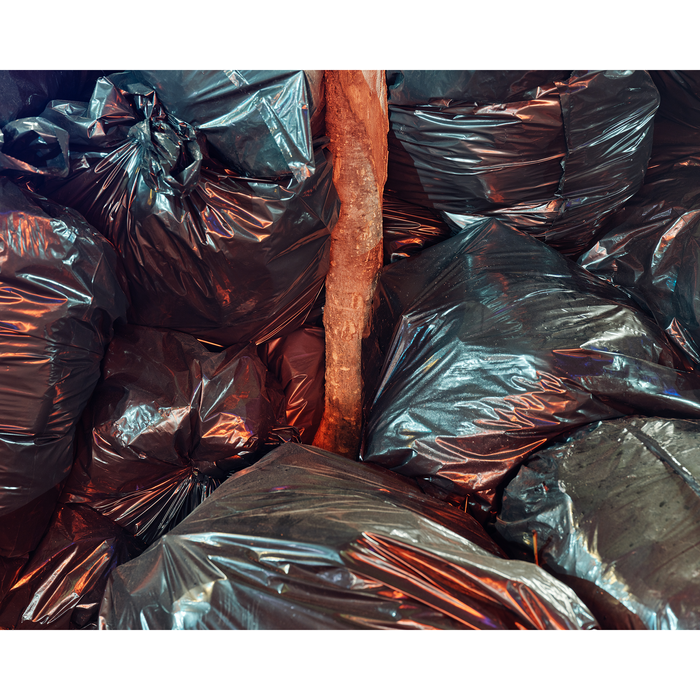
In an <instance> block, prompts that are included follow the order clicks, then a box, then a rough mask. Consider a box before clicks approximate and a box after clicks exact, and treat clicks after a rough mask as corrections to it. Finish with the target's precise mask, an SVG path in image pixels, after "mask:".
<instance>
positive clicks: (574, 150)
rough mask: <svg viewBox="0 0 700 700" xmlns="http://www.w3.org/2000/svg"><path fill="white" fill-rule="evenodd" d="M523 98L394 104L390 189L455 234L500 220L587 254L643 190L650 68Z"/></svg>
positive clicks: (577, 79) (576, 81)
mask: <svg viewBox="0 0 700 700" xmlns="http://www.w3.org/2000/svg"><path fill="white" fill-rule="evenodd" d="M441 73H442V72H441V71H436V72H435V80H436V81H437V83H438V85H439V84H440V76H441ZM473 79H474V80H475V81H476V83H477V85H475V86H474V87H473V88H472V90H473V92H475V93H476V94H477V95H478V96H481V95H480V94H479V90H478V80H479V72H477V74H476V75H475V77H474V78H473ZM491 79H492V76H491V72H487V73H485V76H484V81H485V85H484V87H485V88H486V90H485V91H486V93H488V92H493V91H492V90H490V89H488V88H489V81H490V80H491ZM505 85H507V81H506V83H505ZM499 89H501V90H502V89H503V86H501V87H500V88H499ZM422 92H423V93H425V92H428V91H427V90H423V91H422ZM434 92H437V90H435V91H434ZM512 93H513V90H512V89H506V95H507V96H509V97H515V95H513V94H512ZM467 94H469V93H467ZM517 94H519V97H520V99H521V101H507V102H495V103H479V102H478V101H475V100H474V99H464V100H457V99H443V100H439V99H432V101H431V102H430V103H428V104H419V105H412V106H407V105H399V104H390V106H389V117H390V123H391V130H390V133H389V169H388V177H387V188H388V189H390V190H391V191H393V192H395V193H396V194H397V195H398V196H400V197H401V198H403V199H406V200H407V201H409V202H411V203H413V204H419V205H422V206H427V207H433V208H435V209H438V210H440V211H442V212H445V214H446V215H447V216H448V218H450V219H451V220H452V221H454V224H455V228H456V230H459V229H460V228H462V227H463V226H464V225H465V224H466V223H467V222H466V221H465V220H464V217H465V216H469V215H475V214H479V215H483V216H492V217H497V218H498V219H499V220H501V221H503V222H505V223H509V224H511V225H513V226H515V227H517V228H518V229H519V230H521V231H524V232H526V233H529V234H531V235H533V236H536V237H538V238H541V239H542V240H544V241H545V242H547V243H548V244H550V245H552V246H554V247H556V248H557V249H558V250H560V251H561V252H562V253H564V254H566V255H570V256H574V255H577V254H579V253H581V252H583V251H584V250H586V249H587V248H588V247H590V244H591V243H592V242H593V240H594V239H595V236H596V232H597V231H598V230H599V229H600V227H601V226H602V225H603V224H604V222H605V220H606V218H607V217H609V216H610V215H611V214H612V213H614V212H615V211H616V210H617V209H619V208H620V207H621V206H622V205H623V204H624V202H625V201H626V200H628V199H629V198H630V197H632V196H633V195H634V194H635V192H637V190H638V189H639V188H640V186H641V184H642V180H643V178H644V174H645V172H646V167H647V163H648V160H649V156H650V152H651V146H652V133H653V129H652V126H653V118H654V114H655V112H656V110H657V107H658V104H659V93H658V91H657V89H656V87H655V86H654V83H653V82H652V80H651V78H650V77H649V75H648V74H647V73H646V72H644V71H589V72H586V71H578V72H576V71H575V72H574V73H572V75H571V77H569V78H568V79H566V80H563V79H562V80H555V81H553V82H549V83H545V84H542V85H540V86H539V87H538V88H537V89H535V90H530V91H529V92H525V93H517ZM436 97H437V96H436Z"/></svg>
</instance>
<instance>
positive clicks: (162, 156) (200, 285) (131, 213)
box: [6, 74, 340, 346]
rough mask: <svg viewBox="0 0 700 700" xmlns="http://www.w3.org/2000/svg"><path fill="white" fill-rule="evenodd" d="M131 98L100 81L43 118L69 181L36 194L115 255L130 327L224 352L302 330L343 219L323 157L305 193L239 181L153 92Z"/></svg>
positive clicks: (293, 185)
mask: <svg viewBox="0 0 700 700" xmlns="http://www.w3.org/2000/svg"><path fill="white" fill-rule="evenodd" d="M117 77H119V78H120V79H123V78H124V74H117ZM117 77H115V78H114V80H115V81H116V82H117V83H119V82H120V80H118V79H117ZM127 87H128V88H129V89H131V90H134V91H135V92H134V93H133V94H132V93H130V92H128V91H127V90H126V89H120V88H119V87H117V86H116V85H115V84H114V83H112V82H110V80H108V79H100V80H99V81H97V84H96V86H95V91H94V93H93V96H92V99H91V101H90V102H89V103H78V102H58V101H54V102H52V103H51V105H50V106H49V107H48V108H47V109H46V110H45V111H44V112H43V114H42V115H41V117H42V118H43V119H45V120H46V121H48V122H51V123H52V124H54V125H55V126H56V127H60V128H62V129H64V130H65V131H66V132H67V133H68V134H69V137H70V139H69V151H70V152H69V154H68V157H69V159H70V165H71V172H70V175H69V176H68V177H66V178H63V177H46V176H43V177H39V178H35V179H34V181H33V185H32V186H33V187H35V188H37V189H39V190H41V191H42V192H43V193H45V194H47V195H48V196H50V197H52V198H53V199H56V200H57V201H60V202H62V203H64V204H66V205H69V206H72V207H74V208H76V209H77V210H78V211H80V212H81V213H82V214H83V215H84V216H85V217H86V218H87V219H88V221H90V222H91V223H92V224H93V225H94V226H95V227H96V228H98V229H99V230H100V231H101V232H102V233H103V234H104V235H105V236H107V237H108V238H109V239H110V240H111V241H112V242H113V243H114V245H115V246H116V247H117V249H118V250H119V253H120V255H121V258H122V260H123V262H124V267H125V270H126V272H127V275H128V280H129V289H130V293H131V300H132V306H131V308H130V311H129V313H130V316H129V319H130V321H131V322H132V323H135V324H139V325H144V326H149V327H161V328H171V329H173V330H178V331H181V332H185V333H189V334H191V335H194V336H196V337H199V338H202V339H204V340H207V341H211V342H214V343H219V344H221V345H224V346H228V345H233V344H236V343H241V342H249V341H254V342H264V341H265V340H267V339H269V338H272V337H275V336H277V335H281V334H282V333H283V332H286V331H289V330H293V329H294V328H296V327H299V326H301V325H302V324H303V322H304V318H305V316H306V315H307V314H308V312H309V310H310V309H311V307H312V306H313V303H314V300H315V298H316V296H317V295H318V293H319V290H320V289H321V287H322V286H323V282H324V279H325V274H326V272H327V269H328V254H329V247H330V231H331V229H332V228H333V226H334V225H335V221H336V220H337V217H338V213H339V207H340V204H339V200H338V197H337V194H336V192H335V189H334V187H333V182H332V177H333V174H332V166H331V162H330V160H329V158H330V155H329V154H327V153H326V151H325V150H324V149H322V148H318V149H317V150H316V152H315V156H314V158H315V172H314V174H313V175H311V176H309V177H307V178H306V179H304V180H303V182H298V181H297V180H296V179H295V178H294V177H293V176H289V177H287V178H286V179H285V178H282V179H278V180H263V179H250V178H245V177H243V176H239V175H237V174H235V173H234V172H233V171H230V170H226V169H225V168H223V166H220V165H218V164H217V163H215V162H214V161H213V160H209V159H207V158H205V157H204V156H203V154H202V150H201V147H200V141H202V137H201V136H200V137H199V140H198V137H197V134H196V132H195V130H194V129H193V128H192V127H191V126H190V125H188V124H187V123H186V122H183V121H180V120H178V119H175V118H174V117H172V116H170V115H169V114H168V113H167V112H166V111H165V110H164V109H163V107H162V105H161V104H160V101H159V99H158V97H157V96H156V94H155V93H154V92H153V91H152V90H150V89H149V88H146V87H144V86H140V87H139V86H138V85H133V84H130V83H129V84H127ZM138 90H140V92H138ZM6 145H7V140H6ZM13 152H14V153H15V157H18V153H17V151H16V150H15V151H13ZM30 156H31V157H32V158H31V159H30ZM25 160H26V161H28V162H32V163H33V165H34V167H37V161H38V160H39V159H38V156H37V154H36V153H33V154H32V153H30V152H27V155H26V158H25Z"/></svg>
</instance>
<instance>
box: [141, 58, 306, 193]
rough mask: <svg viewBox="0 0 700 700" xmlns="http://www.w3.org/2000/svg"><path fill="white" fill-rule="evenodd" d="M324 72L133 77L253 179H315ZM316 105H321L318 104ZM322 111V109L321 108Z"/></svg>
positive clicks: (150, 73)
mask: <svg viewBox="0 0 700 700" xmlns="http://www.w3.org/2000/svg"><path fill="white" fill-rule="evenodd" d="M316 73H318V71H308V72H307V71H273V70H267V71H250V70H236V71H214V70H206V71H205V70H161V71H145V70H137V71H132V72H131V74H132V75H133V77H134V79H135V80H140V81H141V82H143V83H144V84H146V85H148V86H150V87H152V88H153V89H154V90H155V91H156V93H157V94H158V96H159V98H160V99H161V101H162V103H163V105H164V106H165V108H166V109H167V110H168V112H169V113H170V114H172V115H173V116H175V117H177V118H178V119H181V120H182V121H184V122H187V123H188V124H191V125H192V126H194V127H195V128H196V129H197V130H198V131H200V132H201V133H203V134H204V135H205V136H206V139H207V143H208V144H209V145H210V147H211V150H212V151H213V152H214V153H216V155H217V157H218V158H219V159H220V160H221V162H222V163H223V164H224V165H226V166H227V167H229V168H232V169H233V170H236V171H237V172H240V173H241V174H243V175H246V176H248V177H254V178H269V177H279V176H283V175H293V176H294V177H295V178H296V179H298V180H299V181H301V180H305V179H306V178H307V177H309V176H310V175H311V174H312V173H313V172H314V167H315V164H314V152H313V137H312V128H311V121H312V114H313V113H314V112H315V110H316V109H317V108H318V107H319V105H318V97H317V94H316V93H317V91H318V88H317V86H316V85H315V84H314V83H315V82H317V81H318V79H319V78H318V76H316ZM314 97H316V100H314ZM315 103H316V104H315Z"/></svg>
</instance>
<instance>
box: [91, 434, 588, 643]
mask: <svg viewBox="0 0 700 700" xmlns="http://www.w3.org/2000/svg"><path fill="white" fill-rule="evenodd" d="M595 624H596V623H595V621H594V619H593V617H592V616H591V614H590V612H589V611H588V610H587V608H586V607H585V606H584V605H583V604H582V603H581V602H580V600H579V599H578V598H577V597H576V596H575V595H574V594H573V592H572V591H570V590H569V589H568V588H567V587H566V586H564V585H563V584H561V583H559V582H558V581H556V579H554V578H553V577H552V576H550V575H548V574H546V573H545V572H544V571H543V570H542V569H540V568H539V567H536V566H534V565H532V564H529V563H527V562H519V561H509V560H507V559H505V558H502V556H501V554H500V550H499V548H498V547H497V546H496V545H495V544H494V543H493V542H491V541H490V539H489V538H488V537H487V536H486V534H485V533H484V532H483V530H482V529H481V528H480V526H479V525H478V523H476V521H474V520H473V519H472V518H470V517H469V516H468V515H467V514H465V513H461V512H460V511H459V510H458V509H456V508H452V507H451V506H448V505H445V504H442V503H440V502H439V501H437V500H435V499H433V498H431V497H429V496H426V495H424V494H422V493H421V492H420V490H419V489H418V488H417V487H416V486H415V484H413V483H412V482H411V481H410V480H408V479H403V478H402V477H399V476H397V475H395V474H391V473H390V472H387V471H386V470H383V469H377V468H376V467H372V466H369V465H362V464H357V463H355V462H352V461H350V460H347V459H345V458H342V457H339V456H337V455H334V454H331V453H329V452H324V451H323V450H319V449H317V448H313V447H309V446H306V445H292V444H287V445H283V446H282V447H280V448H278V449H276V450H275V451H274V452H272V453H270V454H269V455H268V456H267V457H265V458H264V459H262V460H260V461H259V462H257V463H256V464H255V465H253V466H252V467H250V468H249V469H246V470H244V471H241V472H238V473H237V474H235V475H233V476H232V477H231V478H230V479H229V480H228V481H227V482H226V483H224V484H222V486H221V487H220V488H219V489H218V490H217V491H216V493H214V494H213V496H212V497H211V498H209V499H208V500H207V501H206V502H205V503H203V504H202V506H201V507H200V508H198V509H197V511H195V512H194V513H192V515H191V516H190V517H189V518H187V519H186V520H184V521H183V522H182V523H180V525H179V526H178V527H177V528H175V529H174V530H173V531H172V532H171V533H169V534H167V535H166V536H165V537H163V538H161V539H160V540H159V541H158V542H157V543H155V544H154V545H152V546H151V547H150V548H149V549H148V550H147V551H146V552H144V554H142V555H141V556H140V557H139V558H138V559H134V560H133V561H132V562H129V563H127V564H124V565H122V566H120V567H118V568H117V569H115V571H114V572H113V573H112V575H111V577H110V580H109V582H108V584H107V589H106V591H105V597H104V599H103V602H102V606H101V608H100V622H99V626H100V628H101V629H307V628H316V629H318V628H321V629H357V628H364V629H367V628H369V629H377V628H380V629H387V628H393V629H436V628H437V629H475V628H476V629H503V628H506V629H523V628H524V629H562V628H563V629H571V628H575V629H580V628H590V627H594V626H595Z"/></svg>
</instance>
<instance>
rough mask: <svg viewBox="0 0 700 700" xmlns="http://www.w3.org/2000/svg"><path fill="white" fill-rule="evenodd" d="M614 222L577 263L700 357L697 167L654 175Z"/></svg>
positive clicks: (693, 357) (699, 190) (690, 354)
mask: <svg viewBox="0 0 700 700" xmlns="http://www.w3.org/2000/svg"><path fill="white" fill-rule="evenodd" d="M613 221H614V223H615V224H616V225H615V226H614V227H613V228H612V230H611V231H610V232H609V233H607V234H606V235H605V236H603V238H601V239H600V240H599V241H598V242H597V243H596V245H595V246H593V247H592V248H591V249H590V250H589V251H587V252H586V253H585V254H584V255H582V256H581V257H580V258H579V263H580V264H581V265H582V266H583V267H585V268H586V269H587V270H589V271H590V272H592V273H594V274H595V275H597V276H599V277H601V278H602V279H604V280H607V281H608V282H610V283H612V284H614V285H615V286H617V287H619V288H620V289H621V290H623V291H624V292H626V293H627V294H629V296H630V297H631V298H632V299H633V300H634V301H635V302H637V303H638V304H639V305H640V306H641V307H642V308H643V309H644V310H645V311H647V312H648V313H649V314H650V315H652V316H653V318H654V320H655V321H656V322H657V323H658V324H659V325H660V326H661V327H662V328H664V329H665V330H666V331H667V333H668V334H669V336H670V337H671V338H672V339H673V340H674V341H675V342H676V343H677V345H678V346H679V347H680V348H681V349H682V350H683V351H684V352H686V353H687V354H688V357H689V358H690V360H691V361H692V362H700V319H698V313H697V309H698V308H699V307H700V287H699V285H700V280H699V275H698V272H699V271H698V264H699V262H700V168H694V167H691V168H679V169H675V170H673V171H670V172H667V173H665V174H659V175H657V176H656V177H655V178H654V179H653V180H652V181H651V182H649V184H647V185H645V186H644V187H643V188H642V189H641V190H640V192H639V193H638V194H637V195H636V196H635V197H634V198H633V199H632V200H630V202H629V203H628V204H627V205H626V206H625V207H624V208H623V209H622V210H621V211H620V212H619V213H618V214H617V215H616V216H615V218H614V220H613Z"/></svg>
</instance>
